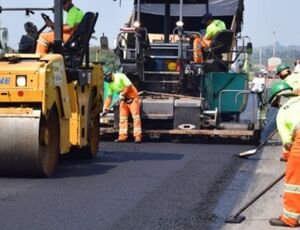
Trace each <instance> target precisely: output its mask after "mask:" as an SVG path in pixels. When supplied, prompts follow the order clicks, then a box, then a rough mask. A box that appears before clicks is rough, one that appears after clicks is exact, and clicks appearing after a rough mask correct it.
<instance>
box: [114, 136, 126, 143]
mask: <svg viewBox="0 0 300 230" xmlns="http://www.w3.org/2000/svg"><path fill="white" fill-rule="evenodd" d="M127 141H128V139H127V137H123V136H119V137H118V139H116V140H115V141H114V142H116V143H123V142H127Z"/></svg>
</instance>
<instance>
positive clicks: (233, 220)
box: [225, 173, 285, 224]
mask: <svg viewBox="0 0 300 230" xmlns="http://www.w3.org/2000/svg"><path fill="white" fill-rule="evenodd" d="M284 176H285V173H283V174H281V175H280V176H279V177H278V178H276V180H274V181H273V182H272V183H271V184H269V185H268V186H267V187H266V188H265V189H263V190H262V191H261V192H260V193H259V194H257V195H256V196H255V197H254V198H253V199H252V200H250V201H248V202H247V203H246V204H245V205H244V206H243V207H241V208H240V209H239V210H238V211H237V212H236V213H235V214H234V215H231V216H229V217H227V219H226V220H225V223H232V224H239V223H241V222H242V221H243V220H245V219H246V217H245V216H240V214H241V213H242V212H243V211H244V210H245V209H247V208H248V207H249V206H250V205H251V204H253V203H254V202H255V201H256V200H257V199H258V198H260V197H261V196H262V195H264V194H265V193H266V192H267V191H268V190H269V189H270V188H272V187H273V186H274V185H275V184H277V183H278V182H279V181H280V180H281V179H282V178H283V177H284Z"/></svg>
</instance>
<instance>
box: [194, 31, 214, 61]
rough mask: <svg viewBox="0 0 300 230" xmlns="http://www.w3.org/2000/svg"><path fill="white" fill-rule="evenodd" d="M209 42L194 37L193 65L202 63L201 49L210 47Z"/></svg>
mask: <svg viewBox="0 0 300 230" xmlns="http://www.w3.org/2000/svg"><path fill="white" fill-rule="evenodd" d="M210 43H211V40H207V39H205V38H201V37H199V36H198V37H196V38H195V39H194V41H193V50H194V52H193V56H194V62H195V63H202V62H203V53H202V49H203V48H207V47H209V46H210Z"/></svg>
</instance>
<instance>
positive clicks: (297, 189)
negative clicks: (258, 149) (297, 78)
mask: <svg viewBox="0 0 300 230" xmlns="http://www.w3.org/2000/svg"><path fill="white" fill-rule="evenodd" d="M269 101H270V103H271V105H272V106H275V107H279V112H278V114H277V118H276V125H277V129H278V132H279V135H280V137H281V140H282V144H283V147H284V149H285V150H286V151H289V152H290V154H289V158H288V161H287V166H286V172H285V178H284V193H283V212H282V214H281V215H280V216H279V217H278V218H272V219H270V220H269V222H270V224H271V225H273V226H285V227H296V226H300V225H299V221H300V96H297V95H296V94H295V92H294V91H293V88H292V87H291V86H289V85H288V84H287V83H286V82H284V81H281V82H278V83H275V84H273V86H272V88H271V98H270V100H269Z"/></svg>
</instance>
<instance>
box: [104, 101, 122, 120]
mask: <svg viewBox="0 0 300 230" xmlns="http://www.w3.org/2000/svg"><path fill="white" fill-rule="evenodd" d="M120 102H121V100H117V101H115V103H113V104H112V105H111V106H110V107H109V109H108V110H106V111H103V112H102V113H100V118H102V117H105V116H106V115H107V114H108V113H109V112H111V111H112V109H113V107H114V106H116V105H118V104H120Z"/></svg>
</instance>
